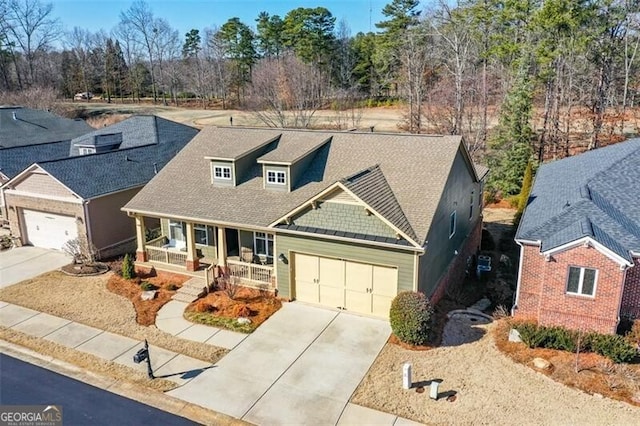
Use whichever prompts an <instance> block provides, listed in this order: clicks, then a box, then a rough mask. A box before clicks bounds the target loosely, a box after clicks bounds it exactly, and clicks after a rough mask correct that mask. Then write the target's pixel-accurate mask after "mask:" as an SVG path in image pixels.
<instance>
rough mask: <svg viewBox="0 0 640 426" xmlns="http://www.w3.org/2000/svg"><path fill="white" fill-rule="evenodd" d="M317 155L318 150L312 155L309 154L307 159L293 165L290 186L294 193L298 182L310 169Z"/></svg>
mask: <svg viewBox="0 0 640 426" xmlns="http://www.w3.org/2000/svg"><path fill="white" fill-rule="evenodd" d="M317 153H318V151H317V150H316V151H314V152H312V153H309V154H308V155H307V156H306V157H304V158H302V159H300V160H299V161H297V162H296V163H294V164H292V165H291V167H290V168H289V169H290V170H291V183H290V186H291V190H292V191H293V190H294V189H296V186H297V185H298V181H299V180H300V178H301V177H302V175H304V172H306V171H307V168H308V167H309V165H310V164H311V162H312V161H313V159H314V158H315V157H316V154H317Z"/></svg>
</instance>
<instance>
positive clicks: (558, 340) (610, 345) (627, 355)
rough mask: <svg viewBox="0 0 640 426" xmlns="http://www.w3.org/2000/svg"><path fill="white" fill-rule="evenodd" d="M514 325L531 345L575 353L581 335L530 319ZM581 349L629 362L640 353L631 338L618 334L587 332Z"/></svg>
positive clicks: (525, 341) (523, 338)
mask: <svg viewBox="0 0 640 426" xmlns="http://www.w3.org/2000/svg"><path fill="white" fill-rule="evenodd" d="M513 327H514V328H515V329H516V330H518V333H520V338H521V339H522V341H523V342H524V343H525V344H526V345H527V346H528V347H530V348H548V349H557V350H563V351H568V352H575V351H576V350H577V348H578V339H579V338H580V337H581V335H580V333H579V332H577V331H573V330H567V329H565V328H563V327H544V326H540V325H537V324H535V323H530V322H523V323H516V324H514V325H513ZM580 351H581V352H595V353H597V354H599V355H602V356H605V357H607V358H609V359H610V360H611V361H613V362H616V363H622V362H629V361H631V360H632V359H633V358H634V357H635V356H636V355H637V351H636V349H635V348H634V346H633V345H632V344H631V343H629V341H628V340H626V339H625V338H624V337H622V336H618V335H615V334H599V333H588V334H584V335H582V338H581V342H580Z"/></svg>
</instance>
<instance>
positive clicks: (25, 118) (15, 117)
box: [0, 106, 93, 149]
mask: <svg viewBox="0 0 640 426" xmlns="http://www.w3.org/2000/svg"><path fill="white" fill-rule="evenodd" d="M91 130H93V127H91V126H89V125H88V124H87V123H86V122H85V121H84V120H79V119H78V120H71V119H68V118H62V117H59V116H57V115H54V114H52V113H50V112H48V111H43V110H38V109H30V108H23V107H14V106H0V149H4V148H11V147H16V146H25V145H35V144H41V143H47V142H57V141H65V140H66V141H68V140H70V139H73V138H75V137H77V136H80V135H83V134H85V133H88V132H90V131H91Z"/></svg>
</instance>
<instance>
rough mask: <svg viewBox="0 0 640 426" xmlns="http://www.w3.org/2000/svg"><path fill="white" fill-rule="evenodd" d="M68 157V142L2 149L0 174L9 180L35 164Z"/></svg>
mask: <svg viewBox="0 0 640 426" xmlns="http://www.w3.org/2000/svg"><path fill="white" fill-rule="evenodd" d="M68 155H69V141H68V140H67V141H61V142H49V143H41V144H37V145H26V146H16V147H12V148H6V149H2V150H0V173H2V174H3V175H5V176H6V177H7V178H9V179H11V178H13V177H14V176H16V175H18V173H20V172H21V171H22V170H24V169H25V168H26V167H28V166H30V165H31V164H33V163H35V162H38V161H47V160H56V159H59V158H65V157H67V156H68Z"/></svg>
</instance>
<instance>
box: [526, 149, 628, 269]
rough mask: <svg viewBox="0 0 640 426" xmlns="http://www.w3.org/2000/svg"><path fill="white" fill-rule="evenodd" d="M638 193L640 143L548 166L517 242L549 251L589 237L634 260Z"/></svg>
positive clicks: (535, 189) (541, 173)
mask: <svg viewBox="0 0 640 426" xmlns="http://www.w3.org/2000/svg"><path fill="white" fill-rule="evenodd" d="M558 182H562V185H558ZM638 193H640V139H632V140H629V141H627V142H622V143H619V144H615V145H611V146H608V147H604V148H600V149H596V150H593V151H589V152H586V153H584V154H580V155H576V156H574V157H569V158H565V159H562V160H558V161H555V162H553V163H548V164H544V165H542V166H541V167H540V169H539V170H538V173H537V175H536V178H535V182H534V185H533V187H532V189H531V195H530V196H529V202H528V205H527V208H526V210H525V212H524V214H523V216H522V220H521V222H520V226H519V227H518V231H517V233H516V239H518V240H527V241H541V243H542V247H541V250H542V251H543V252H545V251H548V250H552V249H554V248H557V247H560V246H563V245H565V244H567V243H570V242H572V241H576V240H579V239H581V238H584V237H589V238H591V239H593V240H595V241H597V242H598V243H600V244H602V245H603V246H605V247H606V248H608V249H609V250H611V251H612V252H614V253H615V254H617V255H618V256H620V257H621V258H623V259H625V260H627V261H630V260H631V254H630V252H634V253H637V252H640V199H639V198H638Z"/></svg>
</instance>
